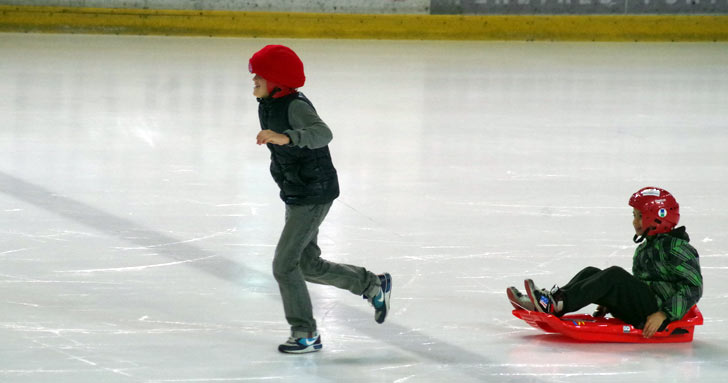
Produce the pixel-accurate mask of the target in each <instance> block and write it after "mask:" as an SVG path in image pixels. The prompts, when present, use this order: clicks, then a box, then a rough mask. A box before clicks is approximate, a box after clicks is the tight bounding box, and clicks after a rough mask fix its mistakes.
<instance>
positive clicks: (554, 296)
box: [523, 279, 564, 316]
mask: <svg viewBox="0 0 728 383" xmlns="http://www.w3.org/2000/svg"><path fill="white" fill-rule="evenodd" d="M523 284H524V286H525V287H526V293H527V294H528V297H529V298H531V302H532V303H533V305H534V306H535V308H536V311H539V312H542V313H546V314H552V315H556V316H561V315H562V314H563V310H564V294H563V292H562V291H561V290H560V289H559V286H554V287H553V288H551V291H548V290H546V289H540V290H539V288H538V287H536V284H535V283H533V280H531V279H526V280H525V281H523Z"/></svg>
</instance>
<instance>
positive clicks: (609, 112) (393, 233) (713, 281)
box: [0, 34, 728, 383]
mask: <svg viewBox="0 0 728 383" xmlns="http://www.w3.org/2000/svg"><path fill="white" fill-rule="evenodd" d="M269 43H282V44H285V45H289V46H290V47H292V48H293V49H294V50H295V51H297V52H298V54H299V55H300V57H301V58H302V60H303V62H304V64H305V68H306V74H307V84H306V85H305V86H304V87H303V88H302V89H301V90H302V91H303V92H304V93H305V94H306V95H307V96H308V97H309V98H310V99H311V101H312V102H313V103H314V105H315V106H316V108H317V110H318V112H319V114H320V116H321V117H322V119H323V120H324V121H326V122H327V124H328V125H329V126H330V127H331V128H332V130H333V133H334V140H333V142H332V143H331V145H330V148H331V151H332V155H333V159H334V164H335V165H336V167H337V169H338V172H339V177H340V182H341V190H342V195H341V197H340V198H339V199H338V200H337V202H335V203H334V206H333V208H332V210H331V212H330V214H329V216H328V218H327V219H326V221H325V223H324V225H323V226H322V228H321V234H320V236H319V244H320V245H321V247H322V249H323V252H324V254H323V256H324V257H325V258H327V259H329V260H332V261H336V262H344V263H351V264H357V265H361V266H364V267H366V268H368V269H370V270H372V271H374V272H375V273H380V272H383V271H388V272H390V273H391V274H392V276H393V278H394V290H393V295H392V299H393V302H392V312H391V314H390V316H389V317H388V319H387V322H386V323H384V324H383V325H378V324H376V323H375V322H374V319H373V309H372V308H371V307H370V306H369V305H368V304H367V303H366V302H365V301H364V300H362V299H361V298H360V297H358V296H354V295H352V294H350V293H349V292H346V291H342V290H337V289H335V288H332V287H322V286H311V287H310V289H311V293H312V296H313V299H314V310H315V314H316V317H317V320H318V323H319V330H320V332H321V333H322V339H323V343H324V348H323V351H322V352H319V353H314V354H307V355H300V356H292V355H283V354H279V353H278V351H277V350H276V348H277V345H278V344H279V343H281V342H283V341H285V339H286V338H287V337H288V325H287V324H286V322H285V319H284V316H283V309H282V305H281V302H280V298H279V292H278V288H277V284H276V282H275V280H274V279H273V276H272V272H271V260H272V255H273V250H274V246H275V243H276V242H277V239H278V235H279V234H280V230H281V228H282V224H283V210H284V206H283V203H282V202H281V201H280V199H278V196H277V187H276V186H275V184H274V183H273V181H272V179H271V177H270V174H269V173H268V163H269V153H268V150H267V149H266V148H265V147H262V146H257V145H256V144H255V136H256V134H257V132H258V131H259V129H260V127H259V123H258V118H257V102H256V100H255V98H254V97H253V96H252V81H251V77H252V76H251V75H250V74H249V73H248V67H247V60H248V58H249V57H250V56H251V55H252V54H253V53H254V52H255V51H257V50H258V49H260V48H262V47H263V46H264V45H266V44H269ZM727 148H728V44H725V43H687V44H683V43H540V42H539V43H534V42H509V43H505V42H502V43H499V42H410V41H407V42H403V41H351V40H269V39H233V38H226V39H221V38H179V37H119V36H82V35H35V34H0V381H1V382H13V383H15V382H23V383H31V382H32V383H36V382H54V383H59V382H73V383H87V382H88V383H97V382H102V383H116V382H120V383H125V382H130V383H137V382H138V383H161V382H258V381H261V382H269V381H272V382H277V381H281V382H398V383H402V382H458V383H460V382H609V383H613V382H691V383H692V382H701V383H702V382H724V381H725V379H726V376H727V373H726V371H727V370H728V325H727V324H726V320H725V318H726V316H728V276H727V275H726V272H727V271H728V212H726V206H728V181H727V180H726V178H727V176H728V149H727ZM650 185H654V186H661V187H664V188H666V189H668V190H670V191H671V192H672V193H673V194H674V195H675V196H676V198H677V199H678V201H679V202H680V204H681V213H682V220H681V224H684V225H686V226H687V228H688V233H689V234H690V235H691V238H692V242H691V243H692V244H693V245H694V246H695V247H696V248H697V249H698V251H699V252H700V255H701V257H700V258H701V264H702V272H703V277H704V281H705V290H704V295H703V298H702V300H701V301H700V303H699V307H700V308H701V310H702V312H703V315H704V318H705V324H704V325H703V326H699V327H697V328H696V330H695V339H694V341H693V342H692V343H682V344H663V345H646V344H588V343H576V342H569V341H566V340H565V339H564V338H562V337H559V336H557V335H548V334H545V333H542V332H539V331H537V330H535V329H533V328H531V327H529V326H528V325H527V324H525V323H524V322H522V321H520V320H519V319H517V318H515V317H514V316H513V315H512V314H511V306H510V304H509V303H508V301H507V299H506V297H505V293H504V292H505V289H506V287H508V286H510V285H515V286H518V287H521V286H522V283H523V279H524V278H527V277H531V278H533V279H534V280H535V281H536V283H538V284H539V285H541V286H542V287H551V285H553V284H556V283H558V284H564V283H566V282H567V281H568V279H569V278H570V277H571V276H572V275H573V274H574V273H576V272H577V271H579V270H580V269H581V268H583V267H584V266H588V265H592V266H597V267H607V266H610V265H619V266H622V267H625V268H627V269H630V268H631V257H632V254H633V252H634V248H635V245H634V244H633V243H632V240H631V239H632V234H633V229H632V225H631V221H632V211H631V208H630V207H629V206H628V205H627V200H628V199H629V196H630V195H631V194H632V193H633V192H634V191H636V190H637V189H639V188H641V187H643V186H650ZM592 309H593V307H588V308H586V309H585V310H584V312H589V313H590V312H591V311H592Z"/></svg>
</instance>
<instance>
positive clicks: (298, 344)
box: [278, 332, 323, 354]
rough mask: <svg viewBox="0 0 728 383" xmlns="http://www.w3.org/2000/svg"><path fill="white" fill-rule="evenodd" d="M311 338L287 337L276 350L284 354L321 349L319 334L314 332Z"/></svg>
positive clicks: (303, 352)
mask: <svg viewBox="0 0 728 383" xmlns="http://www.w3.org/2000/svg"><path fill="white" fill-rule="evenodd" d="M312 335H313V337H311V338H294V337H290V338H288V341H286V343H283V344H281V345H279V346H278V351H280V352H283V353H286V354H305V353H307V352H316V351H318V350H321V348H322V347H323V345H322V344H321V335H319V334H318V333H317V332H314V333H313V334H312Z"/></svg>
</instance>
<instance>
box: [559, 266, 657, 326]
mask: <svg viewBox="0 0 728 383" xmlns="http://www.w3.org/2000/svg"><path fill="white" fill-rule="evenodd" d="M561 291H562V292H563V293H564V310H563V313H569V312H574V311H577V310H579V309H581V308H583V307H585V306H587V305H589V304H592V303H595V304H598V305H601V306H605V307H607V308H608V309H609V312H610V313H611V314H612V316H614V317H615V318H619V319H621V320H623V321H624V322H626V323H629V324H631V325H633V326H635V327H636V328H642V327H644V324H645V320H646V319H647V316H649V315H650V314H653V313H655V312H656V311H657V310H658V309H659V308H658V307H657V299H656V298H655V295H654V294H653V293H652V290H650V288H649V286H647V284H646V283H644V282H642V281H640V280H639V279H637V278H635V277H634V276H633V275H632V274H630V273H629V272H627V271H626V270H624V269H623V268H621V267H618V266H612V267H609V268H607V269H604V270H601V269H599V268H596V267H591V266H590V267H587V268H585V269H583V270H581V271H580V272H579V273H577V274H576V275H575V276H574V278H572V279H571V281H569V283H567V284H566V285H565V286H563V287H561ZM667 323H668V322H667V321H666V322H665V323H664V324H663V326H662V327H664V326H666V325H667Z"/></svg>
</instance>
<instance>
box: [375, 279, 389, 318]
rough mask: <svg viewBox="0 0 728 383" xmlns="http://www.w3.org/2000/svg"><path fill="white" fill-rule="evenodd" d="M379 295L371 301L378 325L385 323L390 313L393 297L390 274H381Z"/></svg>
mask: <svg viewBox="0 0 728 383" xmlns="http://www.w3.org/2000/svg"><path fill="white" fill-rule="evenodd" d="M377 276H378V277H379V282H381V285H380V286H379V293H377V295H376V296H374V297H373V298H372V300H371V303H372V305H373V306H374V320H375V321H376V322H377V323H384V320H385V319H387V314H388V313H389V301H390V299H391V296H392V276H391V275H389V273H384V274H379V275H377Z"/></svg>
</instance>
